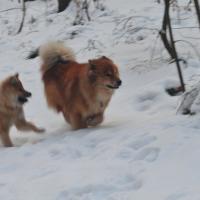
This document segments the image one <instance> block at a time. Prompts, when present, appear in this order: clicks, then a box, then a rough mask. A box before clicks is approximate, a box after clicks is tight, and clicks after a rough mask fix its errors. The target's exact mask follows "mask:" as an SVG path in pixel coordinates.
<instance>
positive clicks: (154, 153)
mask: <svg viewBox="0 0 200 200" xmlns="http://www.w3.org/2000/svg"><path fill="white" fill-rule="evenodd" d="M159 152H160V149H159V148H154V147H148V148H144V149H142V150H141V151H140V152H138V153H137V154H136V156H135V159H134V160H144V161H147V162H153V161H155V160H156V159H157V157H158V155H159Z"/></svg>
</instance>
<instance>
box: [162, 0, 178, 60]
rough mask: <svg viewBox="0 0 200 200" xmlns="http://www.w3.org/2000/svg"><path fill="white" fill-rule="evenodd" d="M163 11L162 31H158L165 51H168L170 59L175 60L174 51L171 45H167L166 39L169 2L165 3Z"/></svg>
mask: <svg viewBox="0 0 200 200" xmlns="http://www.w3.org/2000/svg"><path fill="white" fill-rule="evenodd" d="M165 3H166V4H165V11H164V16H163V22H162V30H161V31H160V37H161V39H162V41H163V44H164V46H165V48H166V50H167V51H168V53H169V55H170V56H171V59H174V58H175V54H174V51H173V49H172V47H171V44H170V43H169V41H168V39H167V28H168V26H169V7H170V3H169V1H167V2H166V1H165Z"/></svg>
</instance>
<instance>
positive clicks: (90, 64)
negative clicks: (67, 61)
mask: <svg viewBox="0 0 200 200" xmlns="http://www.w3.org/2000/svg"><path fill="white" fill-rule="evenodd" d="M88 63H89V66H90V70H92V71H95V70H96V65H95V64H94V63H93V62H92V60H88Z"/></svg>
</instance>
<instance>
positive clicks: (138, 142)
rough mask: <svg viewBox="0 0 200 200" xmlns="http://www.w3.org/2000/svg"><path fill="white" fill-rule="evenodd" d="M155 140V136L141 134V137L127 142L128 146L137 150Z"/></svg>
mask: <svg viewBox="0 0 200 200" xmlns="http://www.w3.org/2000/svg"><path fill="white" fill-rule="evenodd" d="M155 140H156V137H155V136H145V137H144V136H143V137H142V138H139V139H137V140H134V141H133V142H131V143H130V144H129V147H131V148H133V149H134V150H139V149H141V148H142V147H144V146H146V145H148V144H150V143H152V142H153V141H155Z"/></svg>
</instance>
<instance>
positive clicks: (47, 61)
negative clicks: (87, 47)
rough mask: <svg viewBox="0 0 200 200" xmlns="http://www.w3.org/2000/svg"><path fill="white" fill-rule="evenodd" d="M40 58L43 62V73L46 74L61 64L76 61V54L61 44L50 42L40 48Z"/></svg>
mask: <svg viewBox="0 0 200 200" xmlns="http://www.w3.org/2000/svg"><path fill="white" fill-rule="evenodd" d="M39 56H40V58H41V59H42V61H43V65H42V67H41V71H42V72H43V73H44V72H46V71H47V70H48V69H50V68H51V67H53V66H55V65H56V64H57V63H59V62H66V61H69V60H71V61H75V60H76V58H75V54H74V52H73V50H72V49H71V48H69V47H65V46H64V44H63V43H61V42H48V43H46V44H44V45H42V46H41V47H40V48H39Z"/></svg>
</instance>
